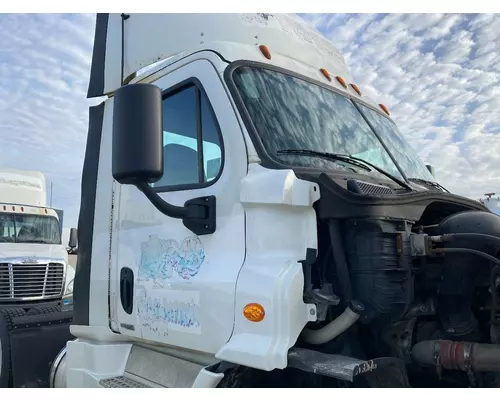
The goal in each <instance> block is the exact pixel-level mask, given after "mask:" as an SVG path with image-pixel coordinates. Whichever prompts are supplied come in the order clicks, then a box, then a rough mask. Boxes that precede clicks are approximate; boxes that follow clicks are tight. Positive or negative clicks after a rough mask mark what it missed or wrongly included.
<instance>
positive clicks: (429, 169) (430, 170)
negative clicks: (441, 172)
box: [425, 164, 436, 177]
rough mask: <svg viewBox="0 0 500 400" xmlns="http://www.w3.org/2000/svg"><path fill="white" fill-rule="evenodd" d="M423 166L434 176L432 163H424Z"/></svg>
mask: <svg viewBox="0 0 500 400" xmlns="http://www.w3.org/2000/svg"><path fill="white" fill-rule="evenodd" d="M425 167H426V168H427V170H428V171H429V172H430V173H431V175H432V176H434V177H436V175H435V174H434V167H433V166H432V165H430V164H426V165H425Z"/></svg>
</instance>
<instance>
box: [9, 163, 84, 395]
mask: <svg viewBox="0 0 500 400" xmlns="http://www.w3.org/2000/svg"><path fill="white" fill-rule="evenodd" d="M62 216H63V210H59V209H53V208H50V207H47V194H46V189H45V176H44V175H43V174H42V173H41V172H38V171H23V170H14V169H2V170H0V387H12V386H13V387H47V386H48V382H49V379H48V378H49V371H50V364H51V362H52V361H53V360H54V358H55V356H56V355H57V353H58V352H59V350H60V348H61V347H62V346H64V344H65V343H66V342H67V341H68V340H69V339H71V338H72V336H71V334H70V332H69V325H70V323H71V318H72V307H73V299H72V298H73V294H72V287H73V278H74V275H75V270H74V267H73V266H71V265H69V264H68V254H67V251H66V248H65V246H63V244H62V242H61V231H62V230H61V228H62V226H61V225H62ZM74 235H75V234H73V236H74ZM73 240H74V239H73Z"/></svg>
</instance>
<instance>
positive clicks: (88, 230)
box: [73, 103, 104, 325]
mask: <svg viewBox="0 0 500 400" xmlns="http://www.w3.org/2000/svg"><path fill="white" fill-rule="evenodd" d="M103 118H104V103H101V104H99V105H98V106H94V107H90V108H89V131H88V136H87V147H86V149H85V159H84V161H83V172H82V187H81V191H82V194H81V202H80V215H79V218H78V259H77V266H76V272H75V281H74V284H73V285H74V287H73V315H74V319H73V321H74V323H75V325H88V324H89V300H90V271H91V267H92V266H91V262H92V237H93V235H94V216H95V207H96V192H97V171H98V170H99V155H100V150H101V136H102V123H103Z"/></svg>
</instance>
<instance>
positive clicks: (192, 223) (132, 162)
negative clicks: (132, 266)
mask: <svg viewBox="0 0 500 400" xmlns="http://www.w3.org/2000/svg"><path fill="white" fill-rule="evenodd" d="M162 124H163V120H162V95H161V91H160V89H159V88H158V87H157V86H155V85H150V84H131V85H126V86H122V87H121V88H119V89H117V90H116V91H115V93H114V108H113V151H112V172H113V178H114V179H115V180H116V181H117V182H119V183H120V184H123V185H135V186H136V187H137V188H138V189H139V190H140V191H142V192H143V193H144V195H145V196H146V197H147V198H148V199H149V201H151V203H152V204H153V205H154V206H155V207H156V208H157V209H158V210H159V211H160V212H162V213H163V214H165V215H167V216H169V217H171V218H180V219H182V222H183V223H184V226H186V228H188V229H190V230H191V231H192V232H193V233H195V234H196V235H207V234H210V233H214V232H215V222H216V219H215V196H204V197H200V198H196V199H191V200H188V201H187V202H186V203H185V204H184V207H179V206H174V205H172V204H169V203H167V202H166V201H165V200H163V199H162V198H161V197H160V196H159V195H158V193H156V191H155V190H154V189H153V188H152V187H151V186H149V184H150V183H154V182H157V181H158V180H159V179H161V177H162V176H163V129H162Z"/></svg>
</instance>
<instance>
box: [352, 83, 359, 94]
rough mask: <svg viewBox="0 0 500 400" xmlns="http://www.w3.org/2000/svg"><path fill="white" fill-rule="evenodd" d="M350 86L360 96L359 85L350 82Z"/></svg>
mask: <svg viewBox="0 0 500 400" xmlns="http://www.w3.org/2000/svg"><path fill="white" fill-rule="evenodd" d="M351 87H352V89H353V90H354V91H355V92H356V93H357V94H358V96H361V90H359V87H358V86H357V85H355V84H354V83H351Z"/></svg>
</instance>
